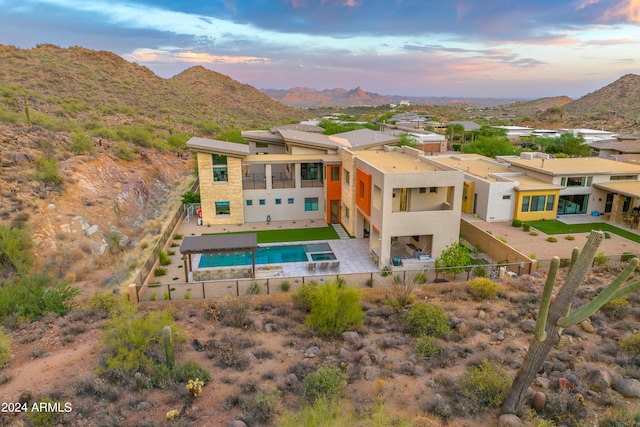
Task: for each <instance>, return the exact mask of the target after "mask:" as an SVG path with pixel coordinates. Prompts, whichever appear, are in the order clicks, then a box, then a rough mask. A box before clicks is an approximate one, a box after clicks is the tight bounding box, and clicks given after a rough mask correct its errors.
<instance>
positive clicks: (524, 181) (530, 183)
mask: <svg viewBox="0 0 640 427" xmlns="http://www.w3.org/2000/svg"><path fill="white" fill-rule="evenodd" d="M431 160H432V161H433V162H437V163H439V164H441V165H444V166H447V167H449V168H453V169H457V170H461V171H463V172H464V174H465V182H464V194H463V201H462V211H463V212H465V213H469V214H475V215H477V216H478V217H480V218H482V219H484V220H486V221H509V220H511V219H519V220H523V221H534V220H541V219H554V218H556V216H558V215H567V214H586V215H600V214H607V215H610V218H611V220H612V221H614V222H619V223H622V222H624V218H626V217H628V216H629V215H631V214H632V213H633V209H634V208H636V207H638V206H639V205H640V182H639V180H638V177H639V176H640V166H637V165H635V164H629V163H622V162H617V161H614V160H609V159H603V158H598V157H587V158H564V159H555V158H549V156H548V155H545V154H542V153H521V157H515V156H503V157H499V158H498V159H497V160H496V159H490V158H487V157H483V156H479V155H470V154H466V155H464V154H456V155H447V156H435V157H433V158H431Z"/></svg>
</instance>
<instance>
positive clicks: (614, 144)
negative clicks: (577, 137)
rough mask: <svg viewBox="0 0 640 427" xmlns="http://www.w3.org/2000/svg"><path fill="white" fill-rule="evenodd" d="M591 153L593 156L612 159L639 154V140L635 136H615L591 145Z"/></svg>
mask: <svg viewBox="0 0 640 427" xmlns="http://www.w3.org/2000/svg"><path fill="white" fill-rule="evenodd" d="M591 151H592V153H593V154H594V155H595V156H599V157H608V158H612V157H613V156H619V155H625V154H640V139H638V137H635V136H616V138H615V139H606V140H602V141H596V142H593V143H591Z"/></svg>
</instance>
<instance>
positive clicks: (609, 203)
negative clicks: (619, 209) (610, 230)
mask: <svg viewBox="0 0 640 427" xmlns="http://www.w3.org/2000/svg"><path fill="white" fill-rule="evenodd" d="M612 207H613V193H608V194H607V201H606V202H605V204H604V212H605V213H611V208H612Z"/></svg>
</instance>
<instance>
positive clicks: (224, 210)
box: [216, 202, 231, 216]
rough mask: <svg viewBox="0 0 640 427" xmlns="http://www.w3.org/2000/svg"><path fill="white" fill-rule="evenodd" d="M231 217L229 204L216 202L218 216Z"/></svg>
mask: <svg viewBox="0 0 640 427" xmlns="http://www.w3.org/2000/svg"><path fill="white" fill-rule="evenodd" d="M223 215H231V209H230V207H229V202H216V216H223Z"/></svg>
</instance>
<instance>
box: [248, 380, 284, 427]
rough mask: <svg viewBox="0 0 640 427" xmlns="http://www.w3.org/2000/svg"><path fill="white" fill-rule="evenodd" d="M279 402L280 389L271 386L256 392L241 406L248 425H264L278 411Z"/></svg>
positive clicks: (280, 396) (280, 398) (280, 401)
mask: <svg viewBox="0 0 640 427" xmlns="http://www.w3.org/2000/svg"><path fill="white" fill-rule="evenodd" d="M281 404H282V395H281V393H280V390H278V389H277V388H276V387H272V388H270V389H268V390H264V391H260V392H258V393H256V395H255V396H253V398H251V399H248V400H246V401H245V403H244V404H243V405H242V406H243V408H244V410H245V417H246V418H247V421H248V422H250V425H253V424H258V425H265V424H269V423H270V422H271V421H272V420H273V419H274V418H275V417H276V416H277V415H278V414H279V413H280V407H281Z"/></svg>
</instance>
